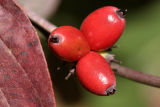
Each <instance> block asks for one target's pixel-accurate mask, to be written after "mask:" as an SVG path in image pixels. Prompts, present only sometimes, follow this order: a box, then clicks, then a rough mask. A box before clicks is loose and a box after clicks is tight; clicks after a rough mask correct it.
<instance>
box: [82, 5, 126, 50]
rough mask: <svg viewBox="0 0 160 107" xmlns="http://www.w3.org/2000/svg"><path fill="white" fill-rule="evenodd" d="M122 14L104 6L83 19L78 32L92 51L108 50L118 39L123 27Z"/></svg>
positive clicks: (120, 11)
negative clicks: (84, 37) (82, 35)
mask: <svg viewBox="0 0 160 107" xmlns="http://www.w3.org/2000/svg"><path fill="white" fill-rule="evenodd" d="M124 12H126V11H122V10H120V9H118V8H116V7H113V6H105V7H102V8H99V9H97V10H95V11H94V12H92V13H91V14H89V15H88V16H87V17H86V18H85V20H84V21H83V23H82V25H81V29H80V30H81V31H82V33H83V34H84V35H85V36H86V38H87V40H88V42H89V45H90V47H91V49H92V50H94V51H99V50H104V49H108V48H110V47H111V46H113V44H114V43H115V42H116V41H117V40H118V39H119V37H120V36H121V34H122V32H123V30H124V27H125V18H124V17H125V13H124Z"/></svg>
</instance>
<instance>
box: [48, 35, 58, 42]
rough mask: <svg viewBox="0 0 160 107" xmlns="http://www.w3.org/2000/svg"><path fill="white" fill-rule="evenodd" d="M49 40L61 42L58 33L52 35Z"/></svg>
mask: <svg viewBox="0 0 160 107" xmlns="http://www.w3.org/2000/svg"><path fill="white" fill-rule="evenodd" d="M49 41H50V42H52V43H59V41H60V39H59V36H58V35H53V36H52V37H50V40H49Z"/></svg>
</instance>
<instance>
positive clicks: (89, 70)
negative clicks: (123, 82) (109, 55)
mask: <svg viewBox="0 0 160 107" xmlns="http://www.w3.org/2000/svg"><path fill="white" fill-rule="evenodd" d="M77 76H78V78H79V80H80V82H81V84H82V85H83V86H84V87H85V88H86V89H88V90H89V91H91V92H92V93H94V94H97V95H103V96H106V95H110V94H113V93H114V92H115V87H116V79H115V75H114V72H113V71H112V69H111V67H110V65H109V64H108V63H107V61H106V60H105V59H104V58H103V57H102V56H101V55H99V54H98V53H96V52H90V53H88V54H87V55H85V56H84V57H82V58H81V59H80V60H79V61H78V63H77Z"/></svg>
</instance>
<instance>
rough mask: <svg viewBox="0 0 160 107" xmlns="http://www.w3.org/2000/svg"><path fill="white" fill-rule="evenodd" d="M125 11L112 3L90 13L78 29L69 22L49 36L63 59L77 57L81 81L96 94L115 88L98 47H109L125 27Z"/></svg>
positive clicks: (110, 72)
mask: <svg viewBox="0 0 160 107" xmlns="http://www.w3.org/2000/svg"><path fill="white" fill-rule="evenodd" d="M124 17H125V13H124V11H122V10H121V9H118V8H116V7H113V6H105V7H102V8H99V9H97V10H95V11H94V12H92V13H91V14H89V15H88V16H87V17H86V18H85V20H84V21H83V23H82V25H81V28H80V30H78V29H77V28H74V27H72V26H61V27H58V28H56V29H55V30H54V31H53V32H52V33H51V34H50V36H49V39H48V43H49V46H50V47H51V49H52V50H53V51H54V52H55V53H56V54H57V55H58V56H59V57H60V58H61V59H63V60H66V61H71V62H72V61H78V63H77V66H76V72H77V76H78V78H79V80H80V82H81V84H82V85H83V86H84V87H85V88H86V89H88V90H89V91H91V92H92V93H95V94H97V95H104V96H106V95H111V94H113V93H114V92H115V88H116V78H115V75H114V72H113V71H112V69H111V67H110V65H109V64H108V62H107V61H106V60H105V59H104V58H103V57H102V56H101V55H99V54H98V53H97V51H101V50H106V49H109V48H111V47H112V46H113V45H114V44H115V42H116V41H117V40H118V39H119V37H120V36H121V34H122V32H123V30H124V27H125V18H124Z"/></svg>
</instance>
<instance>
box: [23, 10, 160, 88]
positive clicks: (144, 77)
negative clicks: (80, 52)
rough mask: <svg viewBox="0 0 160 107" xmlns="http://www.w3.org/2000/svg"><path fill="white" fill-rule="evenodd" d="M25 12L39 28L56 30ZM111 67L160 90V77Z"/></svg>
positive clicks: (124, 75)
mask: <svg viewBox="0 0 160 107" xmlns="http://www.w3.org/2000/svg"><path fill="white" fill-rule="evenodd" d="M25 11H26V13H27V15H28V16H29V18H30V19H31V20H32V21H33V22H34V23H36V24H37V25H38V26H40V27H42V28H43V29H45V30H46V31H48V32H51V31H52V30H54V29H55V28H56V26H55V25H53V24H51V23H50V22H48V21H47V20H45V19H44V18H42V17H40V16H38V15H37V14H35V13H34V12H32V11H30V10H29V9H25ZM106 59H113V60H114V57H113V55H108V57H107V58H106ZM111 66H112V68H113V69H116V72H115V73H116V74H118V75H120V76H122V77H124V78H127V79H130V80H133V81H136V82H139V83H143V84H147V85H150V86H154V87H158V88H160V77H157V76H153V75H149V74H146V73H142V72H138V71H136V70H132V69H130V68H127V67H124V66H121V65H119V64H116V63H112V64H111Z"/></svg>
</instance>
